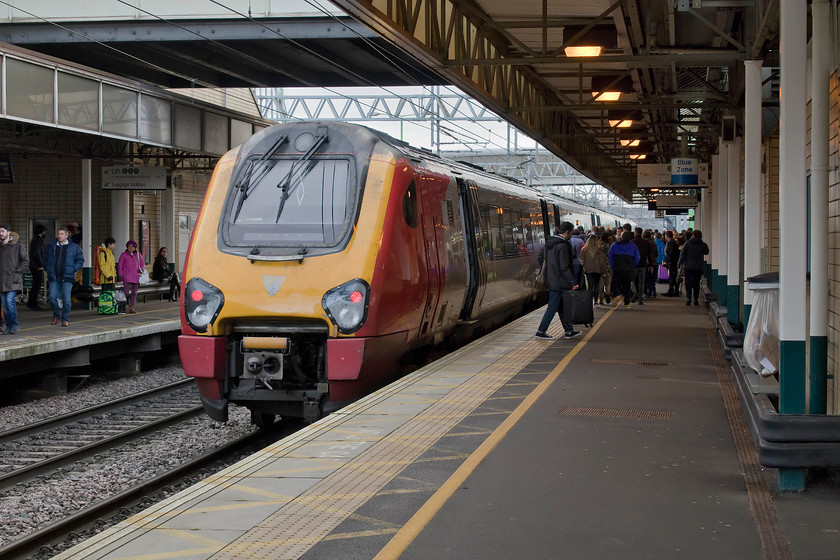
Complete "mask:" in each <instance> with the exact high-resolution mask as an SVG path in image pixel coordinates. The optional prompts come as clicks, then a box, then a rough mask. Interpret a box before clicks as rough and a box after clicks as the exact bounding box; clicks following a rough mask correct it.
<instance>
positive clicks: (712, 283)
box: [705, 154, 720, 297]
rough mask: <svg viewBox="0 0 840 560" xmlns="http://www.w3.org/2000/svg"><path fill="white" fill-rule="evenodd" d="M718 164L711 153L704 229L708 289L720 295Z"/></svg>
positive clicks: (717, 158) (715, 157)
mask: <svg viewBox="0 0 840 560" xmlns="http://www.w3.org/2000/svg"><path fill="white" fill-rule="evenodd" d="M718 165H720V158H719V157H718V155H717V154H713V155H712V161H711V162H710V168H711V170H712V173H711V174H710V175H709V187H708V188H707V189H706V193H705V194H706V195H707V196H706V198H707V200H708V201H709V205H708V206H707V208H708V209H709V213H708V214H707V216H708V220H707V221H708V224H709V225H708V226H706V229H707V230H709V233H710V235H709V236H708V237H709V241H708V244H709V252H710V253H711V254H710V255H709V256H710V257H711V259H710V264H711V266H710V269H711V274H709V278H708V286H709V289H710V290H711V291H713V292H715V293H716V294H717V296H718V297H720V293H719V292H718V276H720V248H719V244H720V235H718V232H719V231H720V227H719V225H718V204H720V186H719V185H718V181H717V168H718Z"/></svg>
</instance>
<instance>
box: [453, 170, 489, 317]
mask: <svg viewBox="0 0 840 560" xmlns="http://www.w3.org/2000/svg"><path fill="white" fill-rule="evenodd" d="M456 180H457V182H458V194H459V197H460V206H461V220H463V224H462V229H463V231H464V245H465V247H464V249H465V251H466V254H467V263H466V264H467V291H466V295H465V297H464V304H463V306H462V307H461V320H462V321H469V320H470V319H472V314H473V309H474V308H475V305H476V302H480V301H481V300H482V298H483V297H484V288H485V282H484V279H485V278H486V277H487V271H486V263H485V262H484V253H483V252H481V251H482V250H483V249H482V248H481V247H480V246H479V240H480V239H481V227H480V225H479V211H478V200H476V196H475V193H474V192H473V189H475V188H476V187H475V183H474V182H472V181H465V180H464V179H461V178H460V177H459V178H457V179H456Z"/></svg>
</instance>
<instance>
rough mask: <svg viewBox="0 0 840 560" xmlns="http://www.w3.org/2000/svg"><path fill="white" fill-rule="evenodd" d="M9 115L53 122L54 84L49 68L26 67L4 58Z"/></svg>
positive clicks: (52, 72) (33, 65)
mask: <svg viewBox="0 0 840 560" xmlns="http://www.w3.org/2000/svg"><path fill="white" fill-rule="evenodd" d="M6 75H7V78H8V89H7V94H8V100H7V104H6V111H7V113H8V114H9V115H10V116H14V117H21V118H24V119H31V120H34V121H40V122H47V123H53V122H55V110H54V105H53V104H54V101H55V99H54V98H55V95H54V93H53V83H54V80H55V72H54V71H53V70H52V69H50V68H44V67H43V66H37V65H35V64H29V63H28V62H23V61H22V60H16V59H14V58H7V59H6Z"/></svg>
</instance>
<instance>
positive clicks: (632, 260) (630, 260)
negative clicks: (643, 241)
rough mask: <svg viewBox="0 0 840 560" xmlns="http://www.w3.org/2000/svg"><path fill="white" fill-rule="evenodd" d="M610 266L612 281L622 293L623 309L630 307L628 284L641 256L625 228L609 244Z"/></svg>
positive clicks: (631, 234)
mask: <svg viewBox="0 0 840 560" xmlns="http://www.w3.org/2000/svg"><path fill="white" fill-rule="evenodd" d="M609 259H610V268H612V270H613V282H617V283H618V289H617V290H616V291H617V292H618V293H619V294H623V295H624V309H630V298H631V295H630V285H631V284H632V282H633V276H634V274H635V272H636V267H637V266H638V265H639V261H640V260H641V256H640V255H639V249H638V248H637V247H636V245H635V244H634V243H633V233H632V232H630V231H627V230H625V231H624V232H623V233H622V234H621V239H620V240H619V241H616V242H615V243H613V244H612V245H611V246H610V252H609Z"/></svg>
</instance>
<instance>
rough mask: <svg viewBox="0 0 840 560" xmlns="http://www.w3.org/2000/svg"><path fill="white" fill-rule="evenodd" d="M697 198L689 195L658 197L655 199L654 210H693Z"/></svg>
mask: <svg viewBox="0 0 840 560" xmlns="http://www.w3.org/2000/svg"><path fill="white" fill-rule="evenodd" d="M695 206H697V197H696V196H691V195H676V194H670V195H659V196H657V197H656V209H657V210H659V209H660V208H694V207H695Z"/></svg>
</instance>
